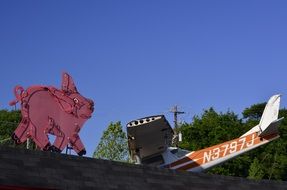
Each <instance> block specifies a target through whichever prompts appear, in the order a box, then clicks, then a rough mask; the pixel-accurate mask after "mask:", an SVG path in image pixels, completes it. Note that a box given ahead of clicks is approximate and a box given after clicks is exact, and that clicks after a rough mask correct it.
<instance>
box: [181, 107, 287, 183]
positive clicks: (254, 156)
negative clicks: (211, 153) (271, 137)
mask: <svg viewBox="0 0 287 190" xmlns="http://www.w3.org/2000/svg"><path fill="white" fill-rule="evenodd" d="M265 105H266V103H260V104H254V105H252V106H250V107H249V108H246V109H245V110H244V111H243V113H242V115H243V118H242V119H241V118H238V116H237V115H236V114H234V113H233V112H231V111H228V112H226V113H217V112H216V111H215V110H214V109H213V108H210V109H208V110H205V111H204V113H203V114H202V115H201V116H195V117H194V118H193V121H192V122H191V123H184V124H183V125H182V126H181V127H180V131H181V132H182V134H183V142H181V143H180V144H179V146H180V147H181V148H184V149H187V150H198V149H202V148H206V147H209V146H212V145H215V144H218V143H222V142H225V141H227V140H231V139H234V138H237V137H239V136H241V135H242V134H244V133H245V132H247V131H248V130H249V129H251V128H252V127H254V126H255V125H257V124H258V123H259V121H260V119H261V115H262V113H263V111H264V107H265ZM279 117H284V118H285V119H284V120H283V121H282V123H281V125H280V127H279V134H280V136H281V137H280V138H279V139H277V140H275V141H273V142H271V143H268V144H267V145H264V146H261V147H259V148H256V149H254V150H252V151H250V152H248V153H244V154H243V155H241V156H239V157H236V158H235V159H232V160H230V161H228V162H225V163H224V164H222V165H220V166H216V167H214V168H212V169H211V170H209V171H208V172H209V173H213V174H221V175H231V176H240V177H249V178H253V179H259V178H263V179H275V180H287V110H286V109H281V110H280V111H279ZM259 160H260V163H259Z"/></svg>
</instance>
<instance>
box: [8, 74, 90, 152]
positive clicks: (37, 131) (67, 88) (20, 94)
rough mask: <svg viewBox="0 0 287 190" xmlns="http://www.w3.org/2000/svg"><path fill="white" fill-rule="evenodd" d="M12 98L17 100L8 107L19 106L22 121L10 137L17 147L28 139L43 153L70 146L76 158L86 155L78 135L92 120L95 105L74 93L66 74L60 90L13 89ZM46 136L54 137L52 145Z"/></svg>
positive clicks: (71, 80) (74, 87)
mask: <svg viewBox="0 0 287 190" xmlns="http://www.w3.org/2000/svg"><path fill="white" fill-rule="evenodd" d="M14 94H15V96H16V100H14V101H12V102H10V105H11V106H12V105H15V104H16V103H18V102H20V104H21V114H22V121H21V122H20V124H19V125H18V127H17V128H16V130H15V131H14V133H13V135H12V139H13V140H14V141H15V142H16V143H17V144H21V143H24V142H25V141H26V140H27V138H31V139H32V140H33V141H34V142H35V143H36V145H37V146H38V147H39V148H40V149H42V150H45V151H53V152H61V151H62V150H63V149H64V148H65V147H66V146H67V145H68V144H69V145H71V146H72V148H73V149H74V150H75V152H76V153H77V154H78V155H80V156H82V155H84V154H86V150H85V147H84V145H83V143H82V141H81V139H80V137H79V134H78V133H79V131H80V129H81V128H82V127H83V125H84V123H85V122H86V121H87V119H89V118H90V117H91V116H92V113H93V111H94V103H93V101H92V100H90V99H88V98H85V97H84V96H82V95H81V94H80V93H79V92H78V91H77V88H76V86H75V84H74V81H73V79H72V77H71V76H70V75H69V74H67V73H63V76H62V88H61V89H57V88H55V87H52V86H31V87H29V88H27V89H26V90H24V89H23V88H22V87H21V86H16V87H15V88H14ZM48 134H52V135H55V136H56V139H55V141H54V143H53V145H52V144H51V142H50V141H49V138H48Z"/></svg>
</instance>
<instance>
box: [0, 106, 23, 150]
mask: <svg viewBox="0 0 287 190" xmlns="http://www.w3.org/2000/svg"><path fill="white" fill-rule="evenodd" d="M20 120H21V113H20V111H19V110H16V111H8V110H0V144H1V145H2V146H3V145H5V146H15V144H14V142H13V140H12V139H11V135H12V133H13V132H14V130H15V129H16V127H17V126H18V124H19V122H20Z"/></svg>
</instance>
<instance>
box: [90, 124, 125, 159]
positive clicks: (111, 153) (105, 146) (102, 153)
mask: <svg viewBox="0 0 287 190" xmlns="http://www.w3.org/2000/svg"><path fill="white" fill-rule="evenodd" d="M93 157H94V158H101V159H107V160H114V161H128V159H129V154H128V143H127V136H126V133H125V132H124V131H123V129H122V126H121V123H120V122H116V123H111V124H110V125H109V126H108V128H107V129H106V130H105V131H104V132H103V136H102V137H101V140H100V142H99V144H98V146H97V148H96V150H95V152H94V155H93Z"/></svg>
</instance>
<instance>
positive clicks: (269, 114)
mask: <svg viewBox="0 0 287 190" xmlns="http://www.w3.org/2000/svg"><path fill="white" fill-rule="evenodd" d="M280 96H281V95H280V94H278V95H274V96H272V97H271V98H270V99H269V101H268V102H267V104H266V106H265V109H264V112H263V114H262V117H261V120H260V123H259V128H260V132H263V131H265V129H267V128H268V127H269V125H270V124H271V123H273V122H274V121H276V120H277V119H278V113H279V107H280Z"/></svg>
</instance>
